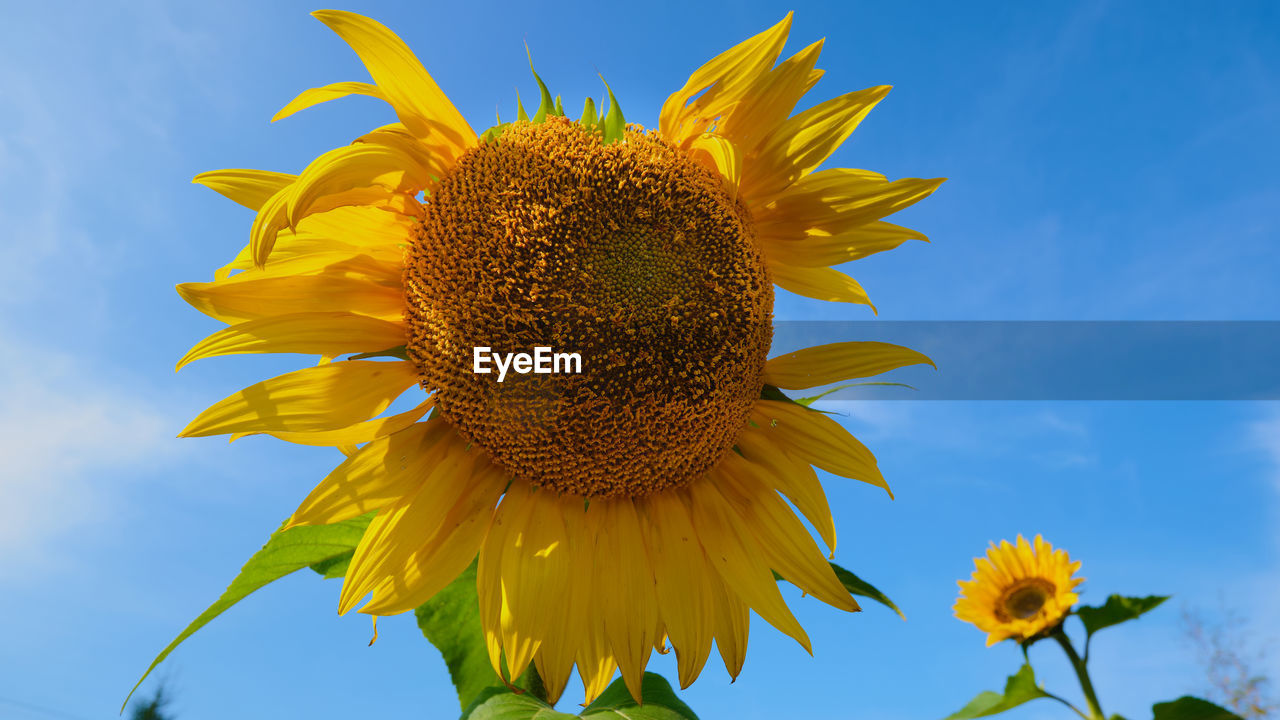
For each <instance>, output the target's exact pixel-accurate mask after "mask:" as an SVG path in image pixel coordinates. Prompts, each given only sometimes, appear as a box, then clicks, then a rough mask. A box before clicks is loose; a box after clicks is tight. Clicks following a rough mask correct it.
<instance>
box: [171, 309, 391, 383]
mask: <svg viewBox="0 0 1280 720" xmlns="http://www.w3.org/2000/svg"><path fill="white" fill-rule="evenodd" d="M404 344H405V328H404V325H403V323H396V322H391V321H388V320H379V319H378V318H373V317H369V316H367V315H353V314H351V313H345V312H327V313H294V314H290V315H277V316H275V317H268V318H261V319H258V320H250V321H248V322H243V323H240V324H238V325H233V326H232V327H229V328H227V329H225V330H220V331H218V332H216V333H214V334H212V335H210V336H209V337H207V338H205V339H204V340H201V341H200V342H199V343H198V344H197V345H196V346H195V347H193V348H191V349H190V350H188V351H187V354H186V355H184V356H183V357H182V359H181V360H179V361H178V366H177V368H175V369H177V370H181V369H182V367H183V366H184V365H186V364H187V363H190V362H194V361H196V360H200V359H202V358H208V357H216V356H220V355H236V354H243V353H303V354H308V355H327V356H330V357H334V356H338V355H345V354H347V353H359V352H374V351H377V350H386V349H387V348H393V347H396V346H397V345H404Z"/></svg>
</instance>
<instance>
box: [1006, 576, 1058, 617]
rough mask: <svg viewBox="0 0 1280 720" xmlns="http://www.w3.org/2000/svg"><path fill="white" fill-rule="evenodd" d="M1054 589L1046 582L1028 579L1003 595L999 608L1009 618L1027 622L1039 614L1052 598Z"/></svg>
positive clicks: (1038, 579)
mask: <svg viewBox="0 0 1280 720" xmlns="http://www.w3.org/2000/svg"><path fill="white" fill-rule="evenodd" d="M1054 591H1055V588H1054V587H1053V585H1052V584H1051V583H1049V582H1048V581H1047V580H1042V579H1040V578H1029V579H1027V580H1024V581H1023V582H1021V583H1019V584H1017V585H1014V586H1013V587H1012V588H1010V589H1009V590H1008V591H1007V592H1006V593H1005V595H1004V598H1003V599H1002V600H1001V602H1000V606H1001V607H1002V608H1003V609H1004V612H1005V613H1006V614H1007V615H1008V616H1009V617H1010V618H1016V619H1018V620H1029V619H1031V618H1033V617H1035V616H1036V615H1037V614H1039V612H1040V609H1041V608H1043V607H1044V604H1045V603H1046V602H1048V601H1049V598H1051V597H1053V593H1054Z"/></svg>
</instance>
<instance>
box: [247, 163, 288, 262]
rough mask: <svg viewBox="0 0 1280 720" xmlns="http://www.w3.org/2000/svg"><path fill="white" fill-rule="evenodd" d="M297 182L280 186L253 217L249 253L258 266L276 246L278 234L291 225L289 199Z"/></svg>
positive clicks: (250, 228)
mask: <svg viewBox="0 0 1280 720" xmlns="http://www.w3.org/2000/svg"><path fill="white" fill-rule="evenodd" d="M296 183H297V181H294V184H290V185H286V186H285V187H282V188H280V190H278V191H277V192H276V193H275V194H274V195H272V196H271V197H269V198H267V201H266V202H265V203H263V204H262V207H261V208H259V209H258V214H257V216H255V217H254V218H253V225H252V226H250V227H249V255H250V257H252V258H253V261H254V264H255V265H257V266H258V267H262V264H263V263H265V262H266V261H267V256H269V255H270V254H271V248H273V247H275V244H276V235H278V234H279V233H280V231H281V230H283V229H284V228H286V227H288V226H289V215H288V209H289V208H288V201H289V195H290V194H291V193H292V192H293V188H294V185H296Z"/></svg>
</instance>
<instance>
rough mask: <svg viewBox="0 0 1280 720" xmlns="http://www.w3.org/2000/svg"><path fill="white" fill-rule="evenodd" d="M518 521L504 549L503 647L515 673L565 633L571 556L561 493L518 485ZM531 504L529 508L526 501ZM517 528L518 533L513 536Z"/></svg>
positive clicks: (513, 492) (512, 496)
mask: <svg viewBox="0 0 1280 720" xmlns="http://www.w3.org/2000/svg"><path fill="white" fill-rule="evenodd" d="M509 502H511V503H513V504H514V505H515V506H516V507H514V508H512V509H511V512H512V525H511V528H510V529H509V530H508V538H509V539H512V540H514V541H513V542H508V544H507V545H506V547H504V548H503V553H502V570H501V578H502V617H501V626H502V638H503V639H502V647H503V649H504V650H506V653H507V668H508V670H510V672H511V674H512V675H514V676H517V677H518V676H519V675H520V674H521V673H523V672H524V671H525V669H526V668H527V667H528V665H529V663H530V662H531V661H532V660H533V655H534V653H535V652H537V651H538V649H539V648H540V647H541V646H542V643H543V641H544V640H545V639H546V638H547V637H548V636H549V635H551V634H553V633H554V634H563V632H564V630H565V621H566V620H567V617H565V615H564V614H563V610H564V607H565V605H566V604H567V603H568V602H569V592H568V588H569V584H570V582H571V581H572V579H573V578H571V576H570V573H569V571H570V567H571V561H570V557H569V547H568V537H567V535H566V531H565V524H564V519H563V513H562V512H561V510H560V507H559V502H558V501H557V499H556V497H555V494H554V493H553V492H552V491H550V490H535V489H533V488H532V486H528V487H525V488H517V487H512V488H511V489H510V490H508V492H507V496H506V498H504V499H503V504H504V505H505V504H507V503H509ZM523 505H527V506H528V507H527V508H523V507H521V506H523ZM512 533H514V536H513V535H512Z"/></svg>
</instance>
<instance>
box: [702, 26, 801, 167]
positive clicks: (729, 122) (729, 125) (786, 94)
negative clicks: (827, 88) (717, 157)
mask: <svg viewBox="0 0 1280 720" xmlns="http://www.w3.org/2000/svg"><path fill="white" fill-rule="evenodd" d="M821 53H822V41H821V40H819V41H818V42H816V43H813V44H812V45H810V46H809V47H807V48H805V49H804V50H801V51H800V52H798V53H796V54H795V55H793V56H791V57H790V58H788V59H787V60H786V61H784V62H782V63H781V64H779V65H778V66H777V67H775V68H774V69H772V70H770V71H769V72H767V73H765V74H763V75H760V76H759V77H758V78H757V79H756V81H755V83H753V84H752V86H751V87H750V88H749V89H747V91H746V92H744V93H743V97H742V102H740V103H738V105H737V106H736V107H734V109H733V112H731V113H730V114H729V116H728V117H727V118H725V120H724V122H722V123H720V125H719V127H717V128H716V133H717V134H719V135H724V136H725V137H727V138H729V139H731V140H733V142H734V144H736V145H738V146H739V147H741V148H742V149H743V152H744V153H745V154H750V153H751V151H752V150H754V149H755V147H756V146H757V145H758V144H759V143H760V141H761V140H763V139H764V138H766V137H768V136H769V135H770V134H771V133H772V132H773V131H774V130H775V129H776V128H777V127H778V126H779V125H780V124H782V122H783V121H784V120H786V119H787V116H788V115H790V114H791V111H792V110H794V109H795V107H796V103H797V102H799V101H800V98H801V97H803V96H804V94H805V93H807V92H809V90H810V89H811V88H812V87H813V85H814V83H816V82H817V81H818V79H819V78H821V77H822V71H821V70H814V67H813V66H814V65H815V64H816V63H817V62H818V55H819V54H821Z"/></svg>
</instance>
